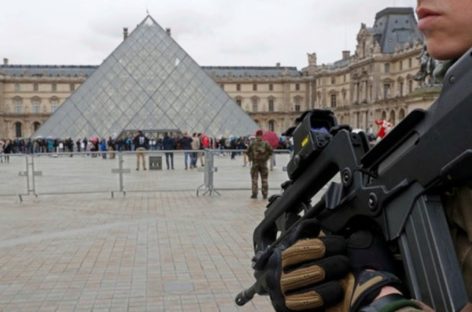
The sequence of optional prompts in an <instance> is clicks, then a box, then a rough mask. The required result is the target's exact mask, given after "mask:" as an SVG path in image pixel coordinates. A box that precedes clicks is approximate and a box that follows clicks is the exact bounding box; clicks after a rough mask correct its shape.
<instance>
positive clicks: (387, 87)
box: [383, 83, 392, 99]
mask: <svg viewBox="0 0 472 312" xmlns="http://www.w3.org/2000/svg"><path fill="white" fill-rule="evenodd" d="M391 87H392V86H391V84H390V83H384V88H383V91H384V99H388V98H389V97H390V88H391Z"/></svg>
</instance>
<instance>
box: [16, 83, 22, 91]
mask: <svg viewBox="0 0 472 312" xmlns="http://www.w3.org/2000/svg"><path fill="white" fill-rule="evenodd" d="M20 91H21V85H20V84H19V83H15V92H20Z"/></svg>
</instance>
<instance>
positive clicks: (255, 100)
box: [251, 96, 259, 112]
mask: <svg viewBox="0 0 472 312" xmlns="http://www.w3.org/2000/svg"><path fill="white" fill-rule="evenodd" d="M251 103H252V111H253V112H257V111H259V98H258V97H257V96H253V97H252V98H251Z"/></svg>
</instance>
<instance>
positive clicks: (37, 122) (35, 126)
mask: <svg viewBox="0 0 472 312" xmlns="http://www.w3.org/2000/svg"><path fill="white" fill-rule="evenodd" d="M39 127H41V123H40V122H39V121H35V122H33V131H35V132H36V131H38V129H39Z"/></svg>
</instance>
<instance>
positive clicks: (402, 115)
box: [398, 108, 405, 120]
mask: <svg viewBox="0 0 472 312" xmlns="http://www.w3.org/2000/svg"><path fill="white" fill-rule="evenodd" d="M403 118H405V110H404V109H403V108H402V109H400V112H398V120H402V119H403Z"/></svg>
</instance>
